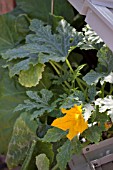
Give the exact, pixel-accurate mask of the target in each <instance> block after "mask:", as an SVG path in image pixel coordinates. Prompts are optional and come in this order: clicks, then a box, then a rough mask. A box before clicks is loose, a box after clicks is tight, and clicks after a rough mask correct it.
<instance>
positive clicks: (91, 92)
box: [88, 85, 96, 101]
mask: <svg viewBox="0 0 113 170" xmlns="http://www.w3.org/2000/svg"><path fill="white" fill-rule="evenodd" d="M95 96H96V87H95V86H94V85H93V86H90V87H89V89H88V97H89V99H90V101H93V100H94V99H95Z"/></svg>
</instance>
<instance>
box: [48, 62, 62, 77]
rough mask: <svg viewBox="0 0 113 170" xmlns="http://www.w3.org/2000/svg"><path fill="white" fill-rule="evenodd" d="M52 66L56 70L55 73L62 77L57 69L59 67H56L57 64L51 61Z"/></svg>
mask: <svg viewBox="0 0 113 170" xmlns="http://www.w3.org/2000/svg"><path fill="white" fill-rule="evenodd" d="M49 62H50V64H51V65H52V67H53V68H54V69H55V71H56V72H57V74H58V75H59V76H60V71H59V70H58V69H57V67H56V66H55V64H54V63H53V62H52V61H49Z"/></svg>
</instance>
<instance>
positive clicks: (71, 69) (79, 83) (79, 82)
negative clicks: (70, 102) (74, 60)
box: [66, 59, 84, 93]
mask: <svg viewBox="0 0 113 170" xmlns="http://www.w3.org/2000/svg"><path fill="white" fill-rule="evenodd" d="M66 63H67V65H68V67H69V68H70V71H71V72H72V73H73V74H74V71H73V68H72V67H71V64H70V63H69V61H68V59H66ZM75 79H76V81H77V83H78V85H79V87H80V89H81V90H82V91H83V93H84V88H83V86H82V85H81V81H82V80H81V81H80V79H79V78H78V77H76V78H75Z"/></svg>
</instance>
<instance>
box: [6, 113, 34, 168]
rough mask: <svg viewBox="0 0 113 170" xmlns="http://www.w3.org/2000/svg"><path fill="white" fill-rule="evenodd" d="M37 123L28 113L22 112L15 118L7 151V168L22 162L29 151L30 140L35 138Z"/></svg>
mask: <svg viewBox="0 0 113 170" xmlns="http://www.w3.org/2000/svg"><path fill="white" fill-rule="evenodd" d="M36 128H37V123H36V122H35V121H31V120H30V115H29V114H27V113H23V114H21V115H20V117H19V118H18V119H17V120H16V122H15V125H14V128H13V134H12V138H11V141H10V143H9V146H8V152H7V157H6V161H7V165H8V167H9V169H12V168H13V167H16V166H18V165H19V164H22V163H23V162H24V160H25V158H26V156H27V154H28V153H29V148H30V145H31V142H32V141H33V140H34V139H36Z"/></svg>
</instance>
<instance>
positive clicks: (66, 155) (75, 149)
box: [56, 137, 82, 170]
mask: <svg viewBox="0 0 113 170" xmlns="http://www.w3.org/2000/svg"><path fill="white" fill-rule="evenodd" d="M81 149H82V147H81V143H80V141H79V140H78V139H77V138H76V137H75V138H74V139H73V140H72V141H69V140H67V141H66V142H65V143H64V144H63V145H62V146H61V147H60V148H59V149H58V154H57V157H56V159H57V164H58V167H59V168H60V169H61V170H65V169H66V165H67V163H68V162H69V161H70V160H71V159H72V156H73V154H75V153H77V154H79V153H80V152H81Z"/></svg>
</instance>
